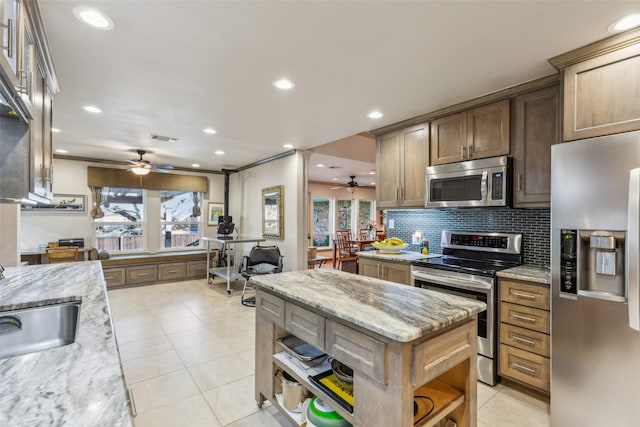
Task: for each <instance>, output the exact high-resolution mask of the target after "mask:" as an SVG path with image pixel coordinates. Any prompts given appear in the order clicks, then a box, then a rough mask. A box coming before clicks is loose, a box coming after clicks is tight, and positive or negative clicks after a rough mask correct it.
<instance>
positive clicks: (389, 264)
mask: <svg viewBox="0 0 640 427" xmlns="http://www.w3.org/2000/svg"><path fill="white" fill-rule="evenodd" d="M358 263H359V266H358V271H359V274H361V275H363V276H367V277H373V278H375V279H382V280H388V281H390V282H396V283H402V284H403V285H410V284H411V264H409V263H408V262H394V261H378V260H375V259H372V258H365V257H360V258H359V259H358Z"/></svg>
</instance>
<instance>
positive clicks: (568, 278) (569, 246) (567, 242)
mask: <svg viewBox="0 0 640 427" xmlns="http://www.w3.org/2000/svg"><path fill="white" fill-rule="evenodd" d="M577 254H578V230H560V292H562V293H565V294H572V295H576V294H577V293H578V255H577Z"/></svg>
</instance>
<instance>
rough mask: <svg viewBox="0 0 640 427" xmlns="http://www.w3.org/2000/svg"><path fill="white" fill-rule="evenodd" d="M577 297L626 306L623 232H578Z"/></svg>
mask: <svg viewBox="0 0 640 427" xmlns="http://www.w3.org/2000/svg"><path fill="white" fill-rule="evenodd" d="M578 234H579V236H580V238H579V239H578V266H579V267H578V295H582V296H586V297H590V298H599V299H605V300H609V301H617V302H626V299H627V291H626V288H625V280H624V258H625V257H624V252H625V248H624V246H625V245H624V243H625V233H624V232H623V231H603V230H597V231H593V230H579V232H578Z"/></svg>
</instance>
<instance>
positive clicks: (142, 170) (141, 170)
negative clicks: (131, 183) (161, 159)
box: [131, 167, 151, 175]
mask: <svg viewBox="0 0 640 427" xmlns="http://www.w3.org/2000/svg"><path fill="white" fill-rule="evenodd" d="M131 172H133V173H135V174H136V175H147V174H148V173H149V172H151V169H148V168H143V167H135V168H131Z"/></svg>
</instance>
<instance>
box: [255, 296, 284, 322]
mask: <svg viewBox="0 0 640 427" xmlns="http://www.w3.org/2000/svg"><path fill="white" fill-rule="evenodd" d="M256 310H257V312H258V314H259V315H262V316H264V317H266V318H268V319H270V320H271V321H272V322H273V323H275V324H276V325H278V326H280V327H281V328H284V300H283V299H280V298H278V297H277V296H274V295H271V294H268V293H266V292H262V291H258V292H256Z"/></svg>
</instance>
